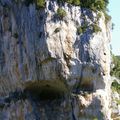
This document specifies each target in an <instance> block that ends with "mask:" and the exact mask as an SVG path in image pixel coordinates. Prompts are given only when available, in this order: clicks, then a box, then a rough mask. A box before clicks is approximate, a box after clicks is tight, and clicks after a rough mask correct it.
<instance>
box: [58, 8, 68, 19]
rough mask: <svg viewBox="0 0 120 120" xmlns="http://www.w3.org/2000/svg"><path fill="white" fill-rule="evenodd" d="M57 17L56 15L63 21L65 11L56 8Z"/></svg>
mask: <svg viewBox="0 0 120 120" xmlns="http://www.w3.org/2000/svg"><path fill="white" fill-rule="evenodd" d="M57 15H58V16H59V17H60V18H61V19H63V18H64V17H65V16H66V15H67V14H66V11H65V10H64V9H62V8H58V9H57Z"/></svg>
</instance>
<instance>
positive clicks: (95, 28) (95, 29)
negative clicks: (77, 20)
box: [92, 24, 101, 33]
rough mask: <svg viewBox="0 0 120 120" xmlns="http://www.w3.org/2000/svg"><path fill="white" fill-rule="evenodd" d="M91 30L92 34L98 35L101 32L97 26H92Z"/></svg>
mask: <svg viewBox="0 0 120 120" xmlns="http://www.w3.org/2000/svg"><path fill="white" fill-rule="evenodd" d="M92 29H93V32H94V33H98V32H100V31H101V28H100V27H99V26H98V25H97V24H93V25H92Z"/></svg>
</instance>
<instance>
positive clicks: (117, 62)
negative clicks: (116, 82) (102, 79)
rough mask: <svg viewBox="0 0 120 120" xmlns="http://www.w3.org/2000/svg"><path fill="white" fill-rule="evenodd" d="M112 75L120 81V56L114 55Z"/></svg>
mask: <svg viewBox="0 0 120 120" xmlns="http://www.w3.org/2000/svg"><path fill="white" fill-rule="evenodd" d="M111 75H112V76H115V77H117V78H119V79H120V56H114V55H112V68H111Z"/></svg>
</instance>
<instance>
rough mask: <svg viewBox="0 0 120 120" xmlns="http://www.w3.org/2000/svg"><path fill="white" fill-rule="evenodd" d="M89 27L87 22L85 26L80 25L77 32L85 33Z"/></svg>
mask: <svg viewBox="0 0 120 120" xmlns="http://www.w3.org/2000/svg"><path fill="white" fill-rule="evenodd" d="M87 27H88V25H87V24H84V25H83V26H79V27H78V28H77V34H78V35H80V34H82V33H84V32H85V31H86V29H87Z"/></svg>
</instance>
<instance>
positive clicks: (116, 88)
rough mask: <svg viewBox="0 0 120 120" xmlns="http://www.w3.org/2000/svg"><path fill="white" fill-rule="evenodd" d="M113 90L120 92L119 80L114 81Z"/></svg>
mask: <svg viewBox="0 0 120 120" xmlns="http://www.w3.org/2000/svg"><path fill="white" fill-rule="evenodd" d="M112 90H113V91H116V92H118V93H119V94H120V84H118V82H117V81H114V82H113V83H112Z"/></svg>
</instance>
